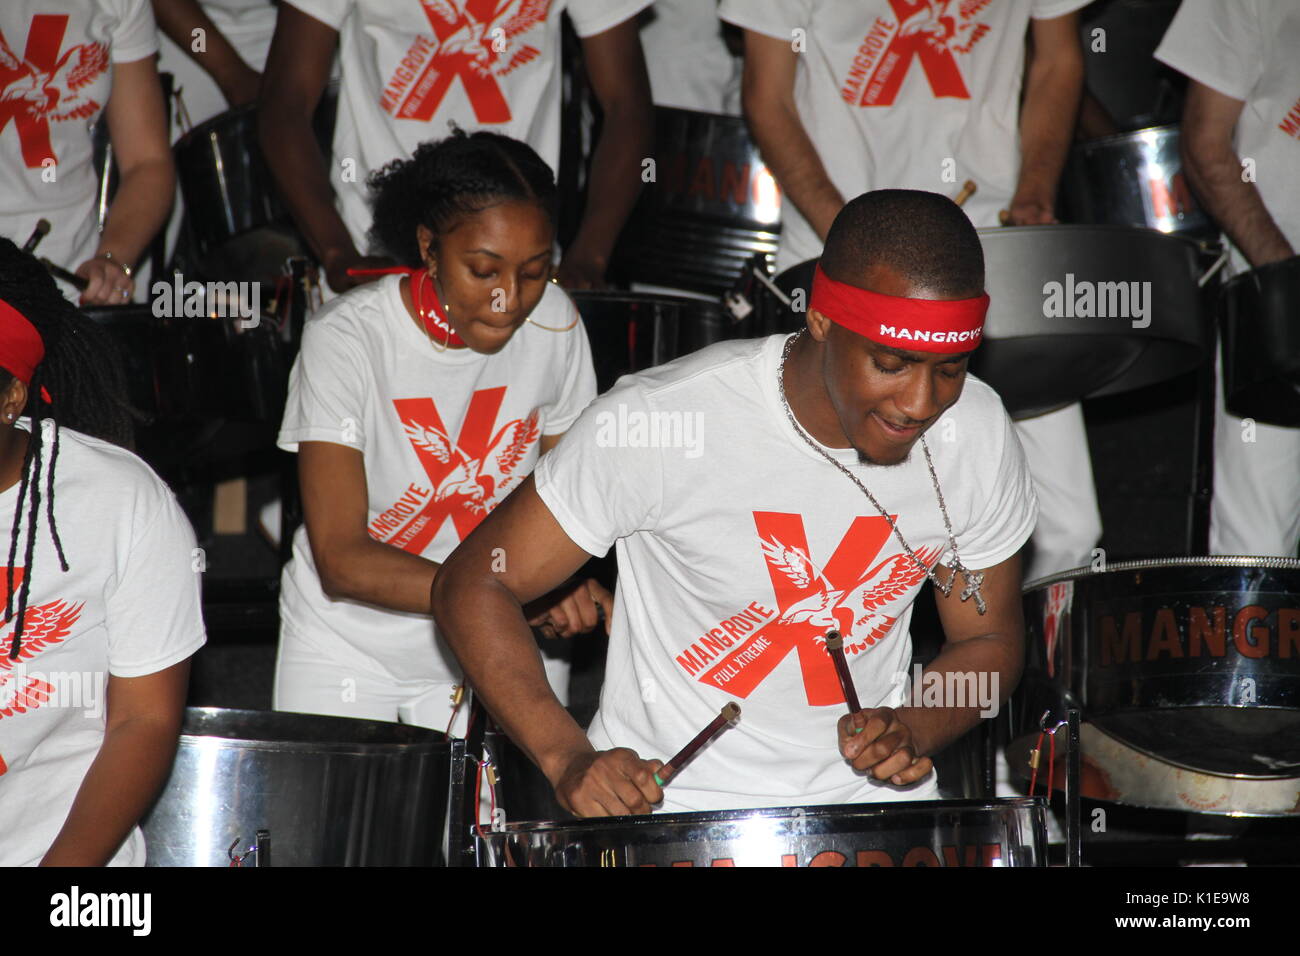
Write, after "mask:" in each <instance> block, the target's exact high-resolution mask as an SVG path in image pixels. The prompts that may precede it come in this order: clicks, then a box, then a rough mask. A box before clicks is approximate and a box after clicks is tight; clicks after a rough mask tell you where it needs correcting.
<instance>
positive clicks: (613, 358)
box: [569, 291, 733, 392]
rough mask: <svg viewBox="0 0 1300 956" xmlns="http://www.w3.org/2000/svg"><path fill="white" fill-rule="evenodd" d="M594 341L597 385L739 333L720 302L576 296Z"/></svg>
mask: <svg viewBox="0 0 1300 956" xmlns="http://www.w3.org/2000/svg"><path fill="white" fill-rule="evenodd" d="M569 297H570V298H571V299H573V303H574V305H576V306H577V307H578V312H579V313H580V314H581V315H582V321H583V324H584V325H585V326H586V329H587V337H588V338H589V339H590V340H591V356H592V361H593V363H594V364H595V366H596V387H597V388H598V389H599V390H600V391H602V392H603V391H605V390H606V389H608V388H609V387H610V386H612V385H613V384H614V383H615V382H616V381H617V380H618V378H619V376H621V375H626V374H627V373H629V372H639V371H641V370H642V369H647V368H653V367H654V366H656V365H662V364H663V363H664V362H670V361H672V360H673V359H675V358H679V357H680V356H683V355H687V354H689V353H691V352H694V351H696V350H697V349H702V348H704V346H706V345H712V344H713V343H714V342H720V341H722V340H723V339H726V338H730V337H732V335H733V331H732V328H733V326H732V322H731V320H730V319H728V318H727V317H726V316H724V315H723V312H722V307H721V306H720V305H719V304H718V303H715V302H706V301H704V300H701V299H689V298H686V297H685V296H672V295H644V294H640V293H635V292H592V291H578V292H570V293H569Z"/></svg>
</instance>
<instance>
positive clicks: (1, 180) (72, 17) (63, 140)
mask: <svg viewBox="0 0 1300 956" xmlns="http://www.w3.org/2000/svg"><path fill="white" fill-rule="evenodd" d="M157 51H158V40H157V34H156V32H155V29H154V19H153V10H152V9H151V8H150V6H149V0H63V2H60V3H55V4H51V3H49V2H48V0H5V3H3V4H0V164H3V170H4V175H3V176H2V177H0V233H3V234H4V235H5V236H7V237H9V238H10V239H12V240H13V241H14V242H16V243H18V245H20V246H21V245H22V244H23V243H24V242H26V241H27V237H28V236H30V235H31V232H32V230H33V229H34V228H35V227H36V223H37V221H38V220H40V219H41V218H45V219H48V220H49V221H50V225H51V229H50V233H49V235H47V236H46V237H45V238H44V239H43V240H42V241H41V244H40V246H38V247H37V250H36V252H37V254H38V255H41V256H44V257H46V258H48V259H49V260H50V261H52V262H54V263H57V264H58V265H61V266H63V267H64V268H66V269H69V270H75V269H76V268H77V266H79V265H81V264H82V263H83V262H85V261H86V260H87V259H89V258H90V257H91V256H93V255H94V254H95V246H96V244H97V243H98V239H99V235H98V232H97V231H96V227H97V223H96V219H95V214H94V204H95V194H96V189H97V187H98V180H97V179H96V177H95V167H94V158H93V150H92V146H91V139H90V127H91V126H92V125H93V124H94V123H95V120H96V119H98V117H99V115H100V113H101V111H102V110H103V109H104V107H105V106H106V105H107V104H108V97H109V93H110V92H111V90H112V77H113V74H112V70H111V65H112V64H113V63H131V62H134V61H136V60H142V59H144V58H145V57H149V56H153V55H154V54H155V53H156V52H157ZM68 290H71V287H70V286H69V287H67V288H66V289H65V291H68ZM69 294H71V293H69Z"/></svg>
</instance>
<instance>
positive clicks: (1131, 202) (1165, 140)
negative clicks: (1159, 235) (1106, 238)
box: [1061, 126, 1219, 239]
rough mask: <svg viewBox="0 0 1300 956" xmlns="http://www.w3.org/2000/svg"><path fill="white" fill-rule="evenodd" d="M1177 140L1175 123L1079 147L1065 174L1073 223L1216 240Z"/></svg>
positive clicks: (1067, 206) (1064, 190)
mask: <svg viewBox="0 0 1300 956" xmlns="http://www.w3.org/2000/svg"><path fill="white" fill-rule="evenodd" d="M1178 142H1179V131H1178V127H1177V126H1153V127H1150V128H1149V129H1140V130H1137V131H1135V132H1132V133H1122V134H1120V135H1117V136H1106V137H1103V138H1101V139H1094V140H1090V141H1088V142H1086V143H1080V144H1079V145H1077V146H1075V147H1074V149H1073V150H1072V151H1071V154H1070V160H1069V162H1068V163H1067V164H1066V167H1065V173H1064V175H1063V176H1062V177H1061V201H1062V205H1063V207H1064V213H1065V215H1066V216H1067V217H1068V219H1069V221H1071V222H1078V223H1093V224H1099V225H1100V224H1110V225H1116V226H1145V227H1147V228H1148V229H1157V230H1159V231H1160V232H1166V233H1174V234H1177V235H1181V236H1189V237H1192V238H1200V239H1214V238H1216V237H1217V236H1218V233H1219V230H1218V228H1217V227H1216V226H1215V225H1214V223H1213V222H1211V221H1210V218H1209V217H1208V216H1207V215H1206V214H1205V212H1204V210H1202V209H1201V207H1200V206H1198V205H1197V204H1196V200H1195V198H1194V197H1193V196H1192V192H1191V190H1190V189H1188V187H1187V181H1186V179H1185V178H1184V177H1183V161H1182V157H1181V156H1180V155H1179V150H1178Z"/></svg>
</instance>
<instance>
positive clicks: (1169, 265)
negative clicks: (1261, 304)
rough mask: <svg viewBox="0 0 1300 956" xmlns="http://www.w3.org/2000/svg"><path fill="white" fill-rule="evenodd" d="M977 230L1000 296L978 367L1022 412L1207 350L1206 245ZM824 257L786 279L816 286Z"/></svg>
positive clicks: (1109, 232) (1161, 373)
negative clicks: (1201, 285) (1200, 284)
mask: <svg viewBox="0 0 1300 956" xmlns="http://www.w3.org/2000/svg"><path fill="white" fill-rule="evenodd" d="M979 235H980V242H981V243H982V244H983V246H984V271H985V288H986V289H987V290H988V293H989V298H990V300H991V301H990V305H989V313H988V318H987V319H986V321H985V326H984V341H983V343H982V344H981V345H980V347H979V349H978V351H976V353H975V355H974V357H973V358H972V360H971V371H972V372H974V373H975V374H976V375H977V376H979V377H980V378H981V379H983V380H984V381H986V382H988V383H989V384H990V385H992V386H993V387H994V388H995V389H996V390H997V392H998V394H999V395H1000V396H1001V397H1002V402H1003V404H1004V405H1006V407H1007V411H1008V412H1010V413H1011V415H1012V416H1013V417H1015V418H1027V417H1030V416H1032V415H1037V414H1041V413H1043V412H1048V411H1051V410H1053V409H1056V408H1061V407H1064V406H1065V405H1068V404H1070V403H1072V402H1077V401H1079V400H1080V399H1083V398H1087V397H1089V396H1095V395H1112V394H1117V393H1120V392H1125V391H1129V390H1132V389H1135V388H1141V387H1142V386H1145V385H1150V384H1153V383H1155V382H1160V381H1164V380H1166V379H1170V378H1174V377H1176V376H1178V375H1181V374H1182V373H1183V372H1187V371H1189V370H1191V369H1193V368H1195V367H1197V366H1198V365H1200V364H1201V362H1203V361H1204V360H1205V357H1206V354H1207V352H1208V350H1209V342H1210V332H1211V329H1210V325H1209V321H1208V319H1207V317H1206V315H1205V310H1204V309H1203V307H1202V304H1201V297H1200V295H1199V289H1198V288H1197V285H1196V277H1197V275H1198V273H1199V264H1198V257H1199V255H1200V247H1199V246H1198V245H1197V243H1195V242H1192V241H1191V240H1189V239H1183V238H1179V237H1177V236H1166V235H1163V234H1161V233H1159V232H1156V231H1154V230H1151V229H1132V228H1125V227H1122V226H1023V227H1006V226H1004V227H999V228H996V229H981V230H979ZM814 265H815V260H813V261H810V262H804V263H800V264H799V265H797V266H795V267H793V268H791V269H788V270H787V271H785V272H783V273H782V274H781V275H780V276H778V277H777V279H776V284H777V285H778V286H780V287H781V288H782V289H784V290H785V291H786V292H787V293H789V292H791V291H792V290H793V289H796V288H802V289H805V290H810V289H811V288H812V274H813V266H814ZM1053 283H1055V285H1051V284H1053ZM1134 283H1136V284H1137V285H1134ZM1134 293H1136V296H1135V295H1134ZM805 299H806V296H805ZM1139 304H1140V305H1141V311H1142V312H1143V313H1145V314H1144V315H1143V316H1138V315H1137V311H1138V310H1137V309H1135V305H1139ZM787 324H788V323H787ZM800 324H802V323H800Z"/></svg>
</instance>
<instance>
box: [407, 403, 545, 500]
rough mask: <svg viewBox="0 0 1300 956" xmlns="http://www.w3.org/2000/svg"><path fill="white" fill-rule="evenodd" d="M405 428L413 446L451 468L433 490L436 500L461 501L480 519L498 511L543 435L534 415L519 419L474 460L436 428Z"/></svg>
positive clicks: (413, 425)
mask: <svg viewBox="0 0 1300 956" xmlns="http://www.w3.org/2000/svg"><path fill="white" fill-rule="evenodd" d="M402 427H403V428H404V429H405V430H406V436H407V437H408V438H409V439H410V440H411V444H412V445H414V446H415V447H416V448H419V449H422V450H423V451H426V452H428V453H429V454H430V455H432V456H433V458H434V459H435V460H436V461H437V462H439V463H440V464H443V465H451V470H450V471H448V472H447V473H446V474H445V475H444V476H443V477H442V479H441V480H440V481H439V482H438V487H437V488H436V489H434V492H433V500H434V501H435V502H439V501H446V500H447V499H450V498H457V497H459V498H461V499H462V500H463V504H464V506H465V507H466V508H468V509H469V510H470V511H471V512H473V513H474V514H477V515H485V514H487V513H488V512H489V511H491V510H492V509H493V508H494V507H496V505H497V502H498V501H500V500H501V499H502V498H504V497H505V495H506V492H508V491H509V490H510V489H511V488H513V487H514V486H515V484H517V483H518V482H519V480H520V479H521V478H522V477H523V476H522V475H520V474H518V473H517V471H516V469H517V468H518V467H519V463H520V462H521V461H523V460H524V456H525V455H527V454H528V449H529V448H530V447H531V446H532V444H533V442H535V441H537V438H538V436H539V434H540V429H539V428H538V423H537V412H536V411H534V412H533V413H532V414H530V415H529V416H528V417H527V418H516V419H515V420H514V421H512V422H508V423H506V424H505V425H503V426H502V427H501V428H500V429H499V430H498V431H497V433H496V435H495V436H493V438H492V441H491V443H490V444H489V445H488V449H487V451H486V452H485V453H484V454H482V455H480V456H478V457H474V456H473V455H469V454H466V453H465V452H464V451H462V450H461V449H460V447H459V446H457V445H456V444H455V443H454V442H453V441H452V440H451V438H450V437H448V435H447V433H446V432H444V431H443V430H442V429H441V428H438V427H437V426H436V425H431V424H420V423H418V422H403V423H402Z"/></svg>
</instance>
